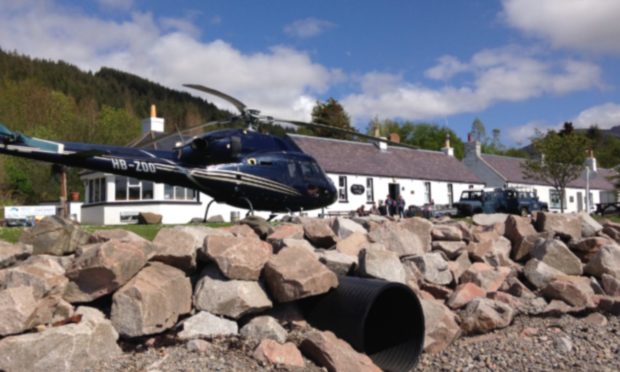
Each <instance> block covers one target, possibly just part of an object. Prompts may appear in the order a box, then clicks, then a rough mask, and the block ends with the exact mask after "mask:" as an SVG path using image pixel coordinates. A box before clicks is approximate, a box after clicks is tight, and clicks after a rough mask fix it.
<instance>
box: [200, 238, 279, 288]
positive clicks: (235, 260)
mask: <svg viewBox="0 0 620 372" xmlns="http://www.w3.org/2000/svg"><path fill="white" fill-rule="evenodd" d="M203 249H204V251H205V252H206V254H207V255H208V256H209V258H211V259H212V260H213V261H215V263H216V264H217V266H218V267H219V269H220V270H221V271H222V273H224V275H225V276H226V277H227V278H229V279H239V280H258V278H259V277H260V274H261V271H262V270H263V266H265V263H266V262H267V260H269V257H271V254H272V247H271V245H270V244H269V243H267V242H264V241H262V240H259V239H255V238H244V237H228V236H216V235H215V236H207V238H206V239H205V241H204V248H203Z"/></svg>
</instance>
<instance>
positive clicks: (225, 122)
mask: <svg viewBox="0 0 620 372" xmlns="http://www.w3.org/2000/svg"><path fill="white" fill-rule="evenodd" d="M234 121H235V120H234V119H231V120H216V121H210V122H208V123H203V124H200V125H195V126H193V127H189V128H185V129H183V130H181V131H176V132H174V133H170V134H168V135H165V136H163V137H158V138H153V139H152V140H150V141H148V142H146V143H144V144H141V145H140V147H147V146H150V145H152V144H154V143H156V142H161V141H165V140H167V139H169V138H173V137H180V138H179V141H182V142H185V141H186V139H184V138H183V136H184V135H185V134H187V133H190V132H192V131H196V130H198V129H204V128H207V127H212V126H217V125H229V124H231V123H233V122H234Z"/></svg>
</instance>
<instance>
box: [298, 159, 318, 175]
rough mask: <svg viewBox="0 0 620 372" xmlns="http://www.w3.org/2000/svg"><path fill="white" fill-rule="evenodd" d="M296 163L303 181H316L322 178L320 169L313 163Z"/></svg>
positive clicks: (303, 161) (304, 161) (306, 161)
mask: <svg viewBox="0 0 620 372" xmlns="http://www.w3.org/2000/svg"><path fill="white" fill-rule="evenodd" d="M298 163H299V169H300V170H301V176H302V177H303V178H304V179H316V178H322V177H323V172H322V171H321V168H319V166H318V165H317V164H316V163H315V162H312V161H308V160H299V161H298Z"/></svg>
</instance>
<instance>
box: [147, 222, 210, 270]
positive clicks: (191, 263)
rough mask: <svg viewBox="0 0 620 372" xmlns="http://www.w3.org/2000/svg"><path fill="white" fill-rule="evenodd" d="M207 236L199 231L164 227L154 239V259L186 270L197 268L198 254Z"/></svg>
mask: <svg viewBox="0 0 620 372" xmlns="http://www.w3.org/2000/svg"><path fill="white" fill-rule="evenodd" d="M204 238H205V236H204V235H202V234H200V233H198V232H197V231H195V232H191V230H181V229H177V228H171V227H164V228H162V229H161V230H159V232H158V233H157V235H156V236H155V238H154V239H153V244H155V247H156V252H155V254H154V255H153V258H152V260H153V261H159V262H163V263H165V264H167V265H170V266H174V267H176V268H178V269H181V270H183V271H185V272H192V271H194V270H195V269H196V255H197V251H198V249H200V247H202V243H203V241H204Z"/></svg>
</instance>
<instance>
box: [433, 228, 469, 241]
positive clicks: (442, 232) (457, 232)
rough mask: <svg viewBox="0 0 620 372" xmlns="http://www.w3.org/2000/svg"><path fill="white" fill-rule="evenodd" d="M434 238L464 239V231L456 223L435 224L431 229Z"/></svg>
mask: <svg viewBox="0 0 620 372" xmlns="http://www.w3.org/2000/svg"><path fill="white" fill-rule="evenodd" d="M431 238H432V239H433V240H448V241H456V242H458V241H462V240H463V231H462V230H461V229H460V227H459V226H458V225H456V224H441V225H434V226H433V228H432V229H431Z"/></svg>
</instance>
